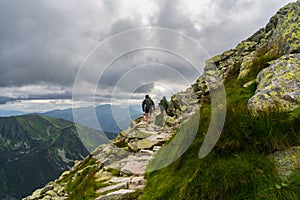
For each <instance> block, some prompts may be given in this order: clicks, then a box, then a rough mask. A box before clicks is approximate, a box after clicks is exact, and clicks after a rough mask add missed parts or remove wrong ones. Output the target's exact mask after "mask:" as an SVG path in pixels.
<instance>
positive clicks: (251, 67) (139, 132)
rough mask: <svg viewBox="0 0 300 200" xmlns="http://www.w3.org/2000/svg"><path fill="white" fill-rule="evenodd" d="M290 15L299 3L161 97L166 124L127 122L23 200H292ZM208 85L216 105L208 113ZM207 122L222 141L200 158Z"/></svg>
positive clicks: (297, 181) (298, 53)
mask: <svg viewBox="0 0 300 200" xmlns="http://www.w3.org/2000/svg"><path fill="white" fill-rule="evenodd" d="M299 13H300V1H297V2H295V3H291V4H289V5H287V6H285V7H284V8H282V9H280V11H278V13H277V14H276V15H275V16H274V17H272V19H271V20H270V22H269V23H268V24H267V26H266V27H265V28H263V29H261V30H259V31H258V32H257V33H255V34H254V35H253V36H252V37H250V38H249V39H247V40H245V41H243V42H241V43H240V44H239V45H237V47H236V48H235V49H232V50H229V51H226V52H224V53H223V54H222V55H219V56H216V57H213V58H211V59H209V60H208V61H207V63H206V66H205V70H204V71H205V72H204V74H203V76H201V77H200V78H199V79H198V80H197V81H196V83H195V84H193V85H192V87H191V88H188V89H187V90H186V91H183V92H180V93H178V94H176V95H174V96H172V97H171V102H170V106H169V109H168V111H167V113H168V116H162V115H159V114H158V113H154V116H152V123H151V124H150V125H147V124H146V123H145V121H144V119H143V118H139V119H137V120H135V121H133V122H132V123H131V126H130V127H129V128H128V129H127V130H124V131H122V132H121V133H120V134H119V135H118V137H117V138H116V139H115V140H114V141H113V144H107V145H101V146H100V147H98V148H97V149H96V150H95V151H94V152H92V153H91V154H90V155H89V156H88V157H87V158H85V159H84V160H83V161H82V162H80V163H78V164H77V165H76V166H75V167H74V168H72V169H71V170H70V171H67V172H65V173H63V174H62V175H61V176H60V178H59V179H57V180H55V181H54V182H51V183H49V184H47V185H46V186H45V187H44V188H42V189H39V190H37V191H35V192H34V193H33V194H32V195H31V196H29V197H27V198H26V199H49V198H60V199H97V200H102V199H103V200H104V199H105V200H106V199H145V200H148V199H172V200H173V199H185V200H186V199H193V200H194V199H230V200H231V199H270V200H271V199H272V200H273V199H300V173H299V170H300V167H299V166H300V165H299V163H300V108H299V104H300V99H299V94H300V87H299V71H300V65H299V61H300V42H299V41H300V32H299V30H300V27H299V26H300V18H299ZM213 66H216V68H217V69H215V68H214V67H213ZM218 79H220V80H222V83H223V84H224V86H225V91H226V97H225V98H226V102H225V103H223V104H218V105H217V106H214V105H212V104H211V102H213V101H214V99H213V98H219V99H220V98H222V97H223V96H218V95H219V93H218V91H219V89H220V84H219V83H217V82H216V80H218ZM216 91H217V95H213V93H214V92H216ZM199 108H200V109H199ZM220 110H221V111H224V112H226V119H225V121H224V126H223V124H217V123H216V119H217V118H218V117H219V115H218V114H219V113H218V111H220ZM199 113H200V114H199ZM198 123H199V126H198ZM211 123H212V124H213V126H216V127H218V126H219V127H221V128H222V133H221V135H220V138H218V142H217V143H216V145H215V146H214V148H213V149H212V151H211V152H210V153H209V154H208V155H207V156H204V158H201V159H200V158H199V149H200V147H201V145H202V144H203V143H205V142H206V143H213V141H212V140H211V139H212V138H211V137H210V135H208V134H207V131H208V130H209V127H210V125H211ZM213 130H214V129H213ZM194 133H195V134H194ZM206 137H208V138H206ZM207 139H208V140H207ZM191 141H192V143H191V144H190V142H191ZM182 154H183V155H182Z"/></svg>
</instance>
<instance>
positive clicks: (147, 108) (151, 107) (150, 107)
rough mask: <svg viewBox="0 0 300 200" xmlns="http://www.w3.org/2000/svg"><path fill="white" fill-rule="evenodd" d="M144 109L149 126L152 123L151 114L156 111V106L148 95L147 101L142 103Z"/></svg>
mask: <svg viewBox="0 0 300 200" xmlns="http://www.w3.org/2000/svg"><path fill="white" fill-rule="evenodd" d="M142 109H143V112H145V114H146V122H147V124H149V123H150V113H151V112H152V111H153V110H155V105H154V102H153V101H152V99H151V98H150V97H149V95H148V94H147V95H146V96H145V99H144V101H143V103H142Z"/></svg>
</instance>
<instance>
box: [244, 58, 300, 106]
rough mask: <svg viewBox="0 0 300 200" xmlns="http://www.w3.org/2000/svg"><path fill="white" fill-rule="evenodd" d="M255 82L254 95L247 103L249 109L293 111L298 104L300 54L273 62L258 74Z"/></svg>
mask: <svg viewBox="0 0 300 200" xmlns="http://www.w3.org/2000/svg"><path fill="white" fill-rule="evenodd" d="M256 82H257V84H258V85H257V89H256V91H255V95H254V96H253V97H251V98H250V99H249V101H248V106H249V108H250V109H253V110H268V109H270V108H274V107H278V108H279V109H280V110H285V111H290V110H293V109H295V108H296V107H297V106H298V105H299V104H300V54H291V55H286V56H282V57H281V58H279V59H277V60H275V61H274V62H273V63H272V64H271V66H270V67H267V68H265V69H263V70H262V71H261V72H260V73H259V74H258V76H257V79H256Z"/></svg>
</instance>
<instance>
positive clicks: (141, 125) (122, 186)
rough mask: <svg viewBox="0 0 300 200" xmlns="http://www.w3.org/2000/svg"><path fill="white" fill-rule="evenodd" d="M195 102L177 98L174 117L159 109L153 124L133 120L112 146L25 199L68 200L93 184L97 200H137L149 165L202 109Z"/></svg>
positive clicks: (98, 150)
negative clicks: (85, 185)
mask: <svg viewBox="0 0 300 200" xmlns="http://www.w3.org/2000/svg"><path fill="white" fill-rule="evenodd" d="M192 98H193V97H192V94H191V90H187V91H186V92H181V93H180V94H178V95H177V96H173V97H172V101H171V103H170V112H171V113H174V114H173V117H171V116H167V115H166V114H163V115H162V114H160V111H159V108H157V109H156V111H154V112H153V113H152V115H151V123H150V124H147V123H146V121H145V118H144V116H141V117H140V118H138V119H135V120H133V121H132V122H131V125H130V127H129V128H128V129H127V130H125V131H122V132H121V133H120V134H119V135H118V136H117V137H116V138H115V139H114V140H113V141H112V142H111V143H110V144H103V145H100V146H99V147H98V148H96V149H95V150H94V151H93V152H92V153H91V154H90V156H88V157H87V158H85V159H84V160H83V161H80V162H77V163H76V164H75V166H74V167H73V168H72V169H71V170H70V171H67V172H64V173H63V174H62V175H61V176H60V177H59V178H58V179H57V180H55V181H53V182H50V183H48V184H47V185H46V186H45V187H44V188H42V189H38V190H36V191H35V192H34V193H33V194H32V195H31V196H29V197H26V198H24V199H26V200H31V199H68V198H70V196H72V191H73V190H75V187H74V188H72V185H76V184H78V185H79V186H80V182H84V181H93V184H94V185H95V188H94V194H93V196H96V197H95V199H97V200H107V199H135V198H136V197H137V196H138V195H139V194H140V193H141V192H142V191H143V189H144V187H145V185H146V180H145V178H144V174H145V172H146V168H147V165H148V164H149V161H150V160H151V159H153V158H154V156H155V154H156V152H157V151H159V149H160V148H161V147H162V146H163V145H164V144H165V143H166V142H167V141H168V140H169V139H170V138H171V137H172V136H173V135H174V134H175V133H176V131H177V130H178V128H179V127H180V125H181V124H183V123H184V122H185V120H187V119H188V117H189V116H190V115H191V114H192V113H195V110H196V109H198V103H197V101H195V98H193V99H192ZM192 100H193V101H192ZM188 102H192V103H188ZM71 199H72V198H71Z"/></svg>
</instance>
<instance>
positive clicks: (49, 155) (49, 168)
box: [0, 115, 88, 199]
mask: <svg viewBox="0 0 300 200" xmlns="http://www.w3.org/2000/svg"><path fill="white" fill-rule="evenodd" d="M0 131H1V135H2V139H1V140H0V153H1V154H0V177H1V181H0V188H1V190H0V199H1V198H3V196H1V195H4V194H9V195H11V196H14V197H17V198H20V197H21V196H24V195H28V194H30V193H31V192H32V191H33V190H34V189H36V188H37V187H41V186H43V185H44V184H45V183H47V182H49V181H50V180H53V179H55V178H57V177H58V175H59V174H60V173H61V172H62V171H63V170H66V169H67V163H64V162H62V161H61V158H60V157H59V156H58V154H57V149H65V150H66V156H67V158H70V159H80V158H81V157H80V155H82V156H85V155H87V154H88V151H87V150H86V149H85V148H84V146H83V145H82V143H81V141H80V140H79V138H78V136H77V134H76V130H75V126H74V124H73V123H70V122H67V121H65V120H60V119H53V118H49V117H44V116H39V115H25V116H18V117H8V118H1V120H0ZM7 140H10V141H11V142H10V145H7V142H6V141H7ZM24 143H26V144H27V146H30V148H26V145H25V144H24ZM68 165H69V166H71V165H72V163H68ZM24 186H26V187H24Z"/></svg>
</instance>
